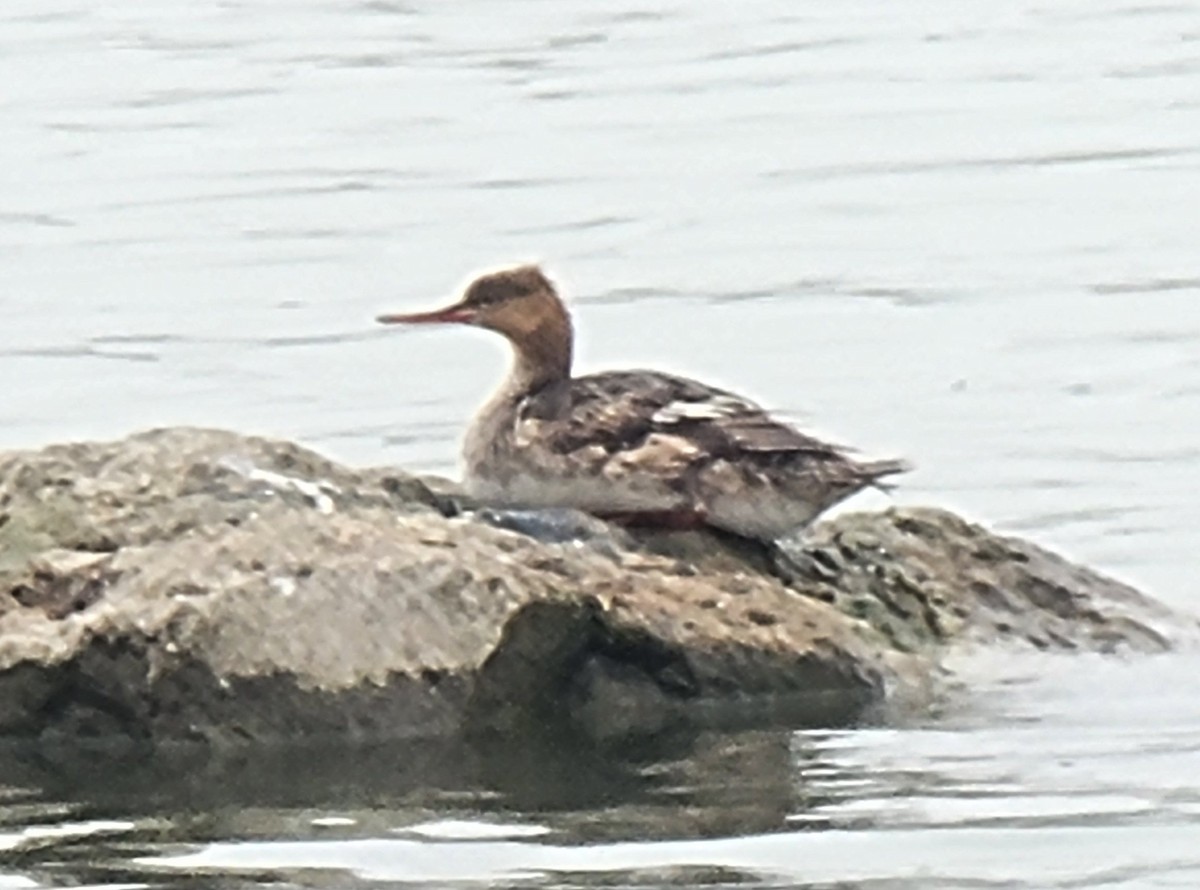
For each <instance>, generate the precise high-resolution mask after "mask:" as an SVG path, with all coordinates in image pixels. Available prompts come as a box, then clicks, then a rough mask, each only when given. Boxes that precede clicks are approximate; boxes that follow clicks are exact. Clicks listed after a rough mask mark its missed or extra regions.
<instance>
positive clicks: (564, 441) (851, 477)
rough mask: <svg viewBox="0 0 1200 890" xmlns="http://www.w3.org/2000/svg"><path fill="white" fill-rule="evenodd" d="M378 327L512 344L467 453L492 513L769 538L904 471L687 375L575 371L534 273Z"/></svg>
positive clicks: (472, 479) (543, 284) (556, 301)
mask: <svg viewBox="0 0 1200 890" xmlns="http://www.w3.org/2000/svg"><path fill="white" fill-rule="evenodd" d="M378 320H379V321H380V322H381V323H383V324H431V323H456V324H469V325H475V326H477V327H481V328H487V329H489V330H492V331H496V332H497V333H500V334H503V335H504V336H505V337H507V338H508V341H509V342H510V343H511V344H512V346H513V351H514V353H515V361H514V363H513V366H512V370H511V372H510V373H509V376H508V379H507V380H506V381H505V383H504V385H503V386H502V387H501V388H500V391H499V392H498V393H496V395H495V396H494V397H493V398H492V399H491V401H489V402H488V403H487V405H486V406H485V407H484V408H483V409H482V410H481V411H480V412H479V415H478V416H477V417H476V418H475V421H474V422H473V423H472V424H471V427H470V429H469V430H468V431H467V435H466V439H465V442H464V445H463V457H464V460H465V464H466V474H465V483H466V487H467V490H468V491H469V492H470V493H471V495H472V496H473V497H476V498H478V499H479V500H480V501H483V502H485V503H488V504H490V505H495V506H501V507H526V508H545V507H574V508H577V509H580V510H584V511H586V512H589V513H592V514H595V515H597V516H600V517H603V518H607V519H611V520H615V521H619V522H623V523H626V524H643V525H662V526H666V527H672V528H683V527H697V526H702V525H708V526H713V527H716V528H719V529H723V530H725V531H728V532H732V533H734V534H736V535H741V536H743V537H747V538H754V539H758V540H762V541H771V540H774V539H776V538H780V537H783V536H784V535H786V534H788V533H790V532H794V531H796V530H798V529H800V528H802V527H804V526H805V525H807V524H808V523H810V522H811V521H812V520H813V519H814V518H815V517H816V516H817V515H819V514H820V513H821V512H823V511H824V510H826V509H828V508H829V507H831V506H833V505H834V504H836V503H838V502H839V501H841V500H843V499H845V498H847V497H849V496H850V495H852V494H854V493H855V492H857V491H860V490H861V489H863V488H865V487H867V486H869V485H875V484H877V483H878V480H879V479H880V478H882V477H884V476H888V475H891V474H893V473H899V472H902V471H903V470H905V469H906V468H907V467H906V464H905V463H904V462H903V461H898V460H880V461H871V462H860V461H855V460H852V459H851V458H850V457H849V456H847V454H846V453H845V451H844V450H843V449H841V448H839V447H838V446H836V445H830V444H828V443H825V442H821V441H818V440H817V439H814V438H812V437H811V436H807V435H805V434H804V433H801V432H799V431H798V430H796V429H794V428H793V427H791V426H789V425H787V424H785V423H781V422H780V421H778V420H775V419H774V418H772V417H771V415H770V414H768V413H767V412H766V411H764V410H763V409H762V408H760V407H759V406H758V405H755V404H754V403H753V402H750V401H748V400H746V399H744V398H742V397H741V396H737V395H734V394H733V393H730V392H726V391H724V390H720V389H716V388H715V387H712V386H707V385H705V384H703V383H698V382H697V381H695V380H688V379H686V378H684V377H675V376H673V375H670V374H661V373H659V372H657V371H640V370H638V371H607V372H604V373H600V374H589V375H587V376H586V377H572V376H571V351H572V341H573V339H574V338H573V332H572V328H571V318H570V315H569V314H568V312H567V308H566V306H565V305H563V302H562V300H561V299H560V298H559V296H558V293H557V291H556V290H555V287H554V285H553V284H552V283H551V282H550V280H549V279H548V278H547V277H546V276H545V275H544V274H543V273H542V270H541V269H539V268H538V267H537V266H532V265H528V266H519V267H516V268H512V269H505V270H502V271H499V272H493V273H490V274H487V275H483V276H482V277H480V278H477V279H476V280H475V281H473V282H472V283H471V284H470V285H469V286H468V287H467V289H466V291H465V292H464V293H463V295H462V297H461V298H460V299H459V300H458V301H457V302H455V303H454V304H452V305H450V306H447V307H445V308H444V309H438V310H435V311H433V312H420V313H412V314H402V315H383V316H380V317H379V319H378Z"/></svg>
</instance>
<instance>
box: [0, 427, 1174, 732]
mask: <svg viewBox="0 0 1200 890" xmlns="http://www.w3.org/2000/svg"><path fill="white" fill-rule="evenodd" d="M1178 621H1179V619H1177V618H1176V617H1175V616H1172V615H1170V614H1169V613H1167V612H1166V610H1163V609H1161V608H1160V607H1157V606H1155V605H1154V604H1153V603H1152V602H1150V601H1148V600H1146V599H1145V598H1144V597H1142V596H1140V595H1139V594H1137V593H1136V592H1135V591H1133V590H1131V589H1130V588H1128V587H1125V586H1123V585H1120V584H1118V583H1117V582H1114V581H1112V580H1110V579H1107V578H1104V577H1103V576H1100V575H1098V574H1095V573H1092V572H1089V571H1087V570H1084V569H1081V568H1078V567H1075V566H1072V565H1070V564H1068V563H1066V562H1065V561H1063V560H1061V559H1060V558H1058V557H1056V556H1053V555H1052V554H1049V553H1047V552H1045V551H1043V550H1040V549H1039V548H1036V547H1034V546H1033V545H1030V544H1028V543H1026V542H1022V541H1017V540H1012V539H1006V538H1000V537H997V536H994V535H992V534H990V533H988V532H987V531H985V530H984V529H982V528H980V527H978V526H974V525H970V524H968V523H966V522H964V521H963V520H961V519H959V518H957V517H955V516H953V515H952V514H949V513H946V512H943V511H937V510H899V509H897V510H891V511H887V512H884V513H879V514H857V515H848V516H845V517H842V518H839V519H836V520H833V521H830V522H826V523H823V524H821V525H818V526H817V527H816V528H814V529H812V530H811V531H810V533H809V534H808V535H806V536H805V538H804V539H803V541H800V542H793V543H791V544H789V545H787V546H784V547H781V548H780V549H778V550H766V549H763V548H760V547H757V546H756V545H748V544H745V543H744V542H740V541H734V540H731V539H728V538H719V537H716V536H712V535H704V534H699V533H688V534H682V535H680V534H676V535H648V536H643V537H640V538H638V537H633V536H631V535H630V534H629V533H628V532H626V531H625V530H622V529H617V528H613V527H611V526H608V525H607V524H605V523H603V522H600V521H598V520H595V519H593V518H591V517H587V516H583V515H581V514H576V513H572V512H571V511H566V512H563V513H542V514H515V513H496V512H492V511H488V510H486V509H474V508H473V507H472V505H469V504H467V503H466V502H465V501H464V499H462V498H461V497H460V496H458V495H457V494H456V493H455V492H454V490H453V487H452V486H449V485H447V484H445V483H444V482H437V481H435V480H422V479H419V478H415V477H412V476H408V475H406V474H403V473H397V472H394V471H388V470H351V469H348V468H345V467H340V466H338V465H336V464H334V463H332V462H330V461H328V460H325V459H324V458H321V457H320V456H318V455H316V454H314V453H312V452H310V451H307V450H305V449H303V448H300V447H298V446H296V445H293V444H290V443H286V442H277V441H269V440H266V439H259V438H253V437H245V436H239V435H236V434H233V433H227V432H219V431H211V430H197V429H169V430H157V431H153V432H149V433H143V434H139V435H135V436H131V437H129V438H127V439H124V440H121V441H119V442H112V443H99V444H95V443H92V444H72V445H60V446H53V447H49V448H45V449H42V450H39V451H28V452H14V453H8V454H0V735H5V736H10V737H11V736H22V737H30V736H35V737H39V738H42V739H52V738H54V737H70V738H72V739H79V738H84V737H90V738H110V737H112V738H133V739H145V740H150V741H154V742H160V741H167V740H187V739H200V740H204V741H208V742H230V743H233V742H240V741H246V740H253V741H263V740H268V741H278V740H286V739H290V738H293V737H298V736H303V737H304V738H306V739H316V738H319V737H322V736H327V737H331V738H345V739H348V740H367V739H378V738H390V737H402V736H408V737H413V736H424V735H437V734H445V733H454V732H459V731H462V730H468V731H472V732H482V733H486V732H492V731H506V732H508V731H522V730H529V729H531V728H534V727H546V726H555V727H567V728H569V729H570V730H571V731H578V732H583V733H586V734H587V735H589V736H592V737H596V736H610V735H626V734H628V733H642V732H657V731H661V730H664V729H667V728H670V727H672V726H677V725H694V724H705V725H720V724H723V723H729V722H742V721H746V720H762V719H764V718H769V719H773V720H786V721H788V722H792V723H815V722H819V723H833V722H844V721H848V720H852V719H856V718H858V717H860V716H861V715H862V714H863V713H864V712H865V711H866V710H867V709H870V708H873V707H878V706H880V705H881V704H882V705H886V704H888V703H905V702H912V701H914V700H917V699H919V698H920V697H921V696H922V695H925V694H928V692H929V690H930V678H931V677H932V676H934V675H935V673H936V664H937V659H938V655H939V652H940V651H941V650H942V649H943V648H944V647H945V646H946V645H947V644H949V643H954V642H956V641H965V640H971V639H975V640H979V639H988V640H996V639H1003V640H1012V641H1027V642H1028V643H1031V644H1033V645H1036V646H1039V647H1058V648H1068V649H1069V648H1084V649H1101V650H1109V649H1114V648H1123V647H1124V648H1132V649H1137V650H1158V649H1163V648H1166V647H1167V646H1168V645H1169V642H1168V637H1167V636H1166V635H1165V633H1164V631H1163V630H1162V629H1161V628H1169V627H1172V626H1178Z"/></svg>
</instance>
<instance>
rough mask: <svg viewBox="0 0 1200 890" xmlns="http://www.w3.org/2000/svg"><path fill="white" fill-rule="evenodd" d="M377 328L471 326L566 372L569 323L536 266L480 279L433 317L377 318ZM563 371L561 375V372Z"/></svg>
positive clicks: (523, 355)
mask: <svg viewBox="0 0 1200 890" xmlns="http://www.w3.org/2000/svg"><path fill="white" fill-rule="evenodd" d="M377 320H378V321H379V322H380V323H381V324H438V323H454V324H469V325H474V326H476V327H481V328H487V329H488V330H492V331H496V332H497V333H500V334H503V335H504V336H505V337H507V338H508V339H509V340H510V341H511V342H512V344H513V345H514V346H515V347H516V350H517V355H518V358H519V359H521V360H525V361H527V362H531V363H536V364H541V365H545V366H547V370H549V368H550V366H553V368H554V373H555V374H561V373H569V368H570V363H571V340H572V333H571V321H570V317H569V316H568V314H567V310H566V307H565V306H564V305H563V302H562V300H561V299H559V296H558V292H557V291H556V290H555V288H554V284H553V283H552V282H551V281H550V279H549V278H547V277H546V274H545V273H544V272H543V271H542V270H541V269H540V268H538V267H537V266H535V265H526V266H516V267H514V268H511V269H501V270H500V271H498V272H489V273H487V274H485V275H481V276H479V277H478V278H476V279H475V280H474V281H472V282H471V283H470V284H469V285H467V287H466V289H465V290H464V291H463V295H462V297H461V298H460V299H459V300H458V301H457V302H455V303H452V304H451V305H449V306H446V307H444V308H442V309H435V310H433V311H432V312H416V313H408V314H399V315H381V316H379V318H378V319H377ZM564 369H565V370H564Z"/></svg>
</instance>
